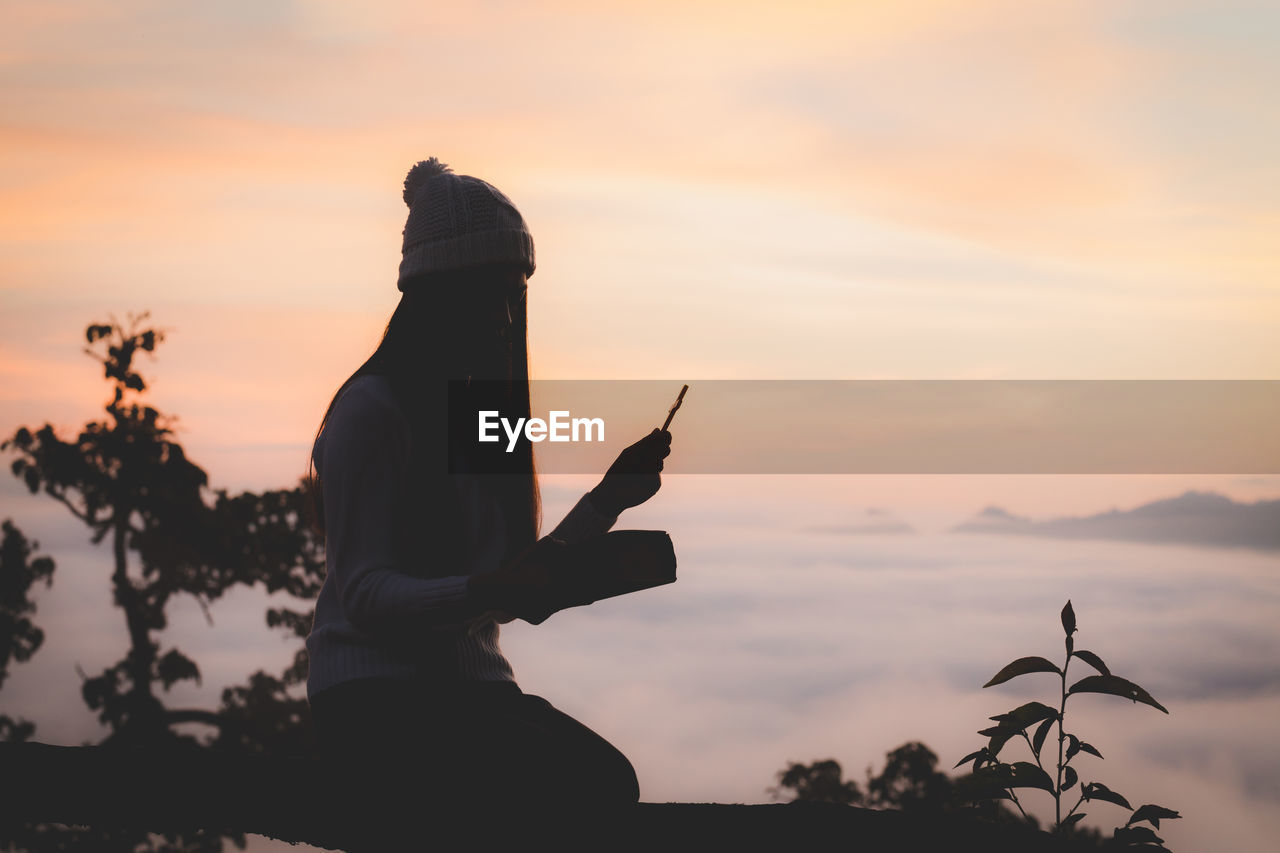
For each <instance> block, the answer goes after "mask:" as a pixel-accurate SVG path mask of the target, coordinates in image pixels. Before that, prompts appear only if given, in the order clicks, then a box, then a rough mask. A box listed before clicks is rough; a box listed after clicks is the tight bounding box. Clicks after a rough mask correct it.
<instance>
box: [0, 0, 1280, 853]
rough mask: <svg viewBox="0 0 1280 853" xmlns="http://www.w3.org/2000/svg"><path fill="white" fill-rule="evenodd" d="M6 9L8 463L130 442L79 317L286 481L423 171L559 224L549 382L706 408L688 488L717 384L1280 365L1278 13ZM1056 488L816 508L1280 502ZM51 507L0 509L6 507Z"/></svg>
mask: <svg viewBox="0 0 1280 853" xmlns="http://www.w3.org/2000/svg"><path fill="white" fill-rule="evenodd" d="M0 21H2V22H3V24H2V25H0V151H2V152H3V156H2V157H0V436H3V437H8V436H10V435H11V434H12V432H13V430H14V429H16V428H17V427H18V426H19V425H27V426H38V425H40V424H42V423H44V422H45V421H49V422H51V423H53V424H55V425H56V426H59V427H61V428H63V429H65V430H67V431H68V432H69V431H70V430H73V429H75V428H78V427H79V426H80V425H81V424H83V423H84V422H85V421H87V420H89V419H91V418H95V417H99V416H100V415H101V405H102V403H103V402H104V401H105V400H106V398H107V396H108V386H107V385H106V384H105V383H104V382H103V379H102V375H101V369H100V368H98V367H96V366H95V365H94V363H93V362H92V361H90V360H89V359H88V358H87V357H86V356H85V355H84V354H83V353H82V352H81V349H82V347H83V344H84V329H85V327H86V326H87V325H89V324H90V323H94V322H105V321H106V320H107V319H108V317H109V316H111V315H114V316H115V317H117V318H118V319H120V320H124V319H125V315H126V314H127V313H129V312H135V313H136V312H141V311H150V312H151V322H152V323H154V324H155V325H156V326H158V327H161V328H163V329H165V330H167V339H166V341H165V342H164V343H163V344H162V345H161V346H160V348H159V351H158V354H157V358H156V359H155V360H154V362H152V361H148V360H147V359H143V360H142V361H141V363H140V365H139V366H140V369H141V371H142V373H143V374H144V376H146V378H147V379H148V381H149V382H150V384H151V393H150V399H151V402H152V404H153V405H155V406H157V407H158V408H160V409H161V410H163V411H165V412H171V413H174V414H176V415H178V417H179V421H178V424H179V430H178V438H179V440H180V441H182V442H183V444H184V446H185V447H186V449H187V451H188V453H189V455H190V456H191V457H192V458H193V459H195V460H196V461H198V462H199V463H200V464H201V465H203V466H204V467H205V468H206V470H207V471H208V472H209V474H210V479H211V482H212V485H214V486H217V487H223V488H229V489H233V490H234V489H264V488H280V487H285V486H291V485H293V484H294V483H295V482H296V479H297V478H298V477H299V476H301V475H302V474H303V472H304V470H305V466H306V461H307V454H308V451H309V448H310V444H311V439H312V438H313V437H314V435H315V430H316V427H317V426H318V422H319V419H320V416H321V415H322V414H323V412H324V409H325V407H326V406H327V404H328V402H329V399H330V397H331V395H332V394H333V392H334V391H335V390H336V388H337V387H338V385H340V384H341V382H342V381H343V380H344V379H345V378H346V377H347V376H348V375H349V374H350V373H351V371H352V370H354V369H355V368H356V367H357V366H358V365H359V364H360V362H361V361H363V359H364V358H365V357H366V356H367V355H368V353H369V352H370V351H372V349H373V347H374V345H375V344H376V343H377V340H378V337H379V335H380V333H381V331H382V328H383V326H384V325H385V323H386V321H387V319H388V317H389V316H390V313H391V311H392V310H393V309H394V307H395V305H396V301H397V299H398V298H399V293H398V292H397V290H396V286H395V281H396V273H397V266H398V264H399V260H400V245H401V229H402V227H403V225H404V220H405V215H406V212H407V211H406V208H405V206H404V203H403V201H402V199H401V184H402V181H403V179H404V175H405V172H406V171H407V170H408V168H409V167H410V166H411V165H412V164H413V163H414V162H415V161H418V160H422V159H425V158H427V157H430V156H436V157H438V158H439V159H440V160H442V161H444V162H445V163H447V164H449V165H450V166H451V167H452V168H453V170H454V171H455V172H457V173H461V174H469V175H475V176H477V177H481V178H483V179H485V180H487V181H489V182H491V183H493V184H494V185H495V186H497V187H498V188H500V189H501V190H502V191H503V192H504V193H506V194H507V195H508V196H509V197H510V198H511V199H512V200H513V201H514V203H515V204H516V205H517V207H518V208H519V209H520V211H521V213H522V214H523V216H524V217H525V219H526V221H527V223H528V225H529V228H530V230H531V232H532V234H533V236H534V240H535V243H536V247H537V271H536V273H535V275H534V276H533V277H532V278H531V279H530V282H529V303H530V342H531V343H530V349H531V364H532V374H533V377H534V378H535V379H539V378H541V379H551V378H557V379H569V378H591V379H623V378H625V379H669V380H670V381H671V395H670V396H671V397H672V398H674V394H675V391H677V390H678V389H679V385H680V383H681V382H690V383H693V388H692V389H691V391H690V393H689V396H688V398H687V399H686V401H685V406H686V409H682V414H681V416H678V417H677V419H676V422H675V424H676V427H675V428H676V433H675V434H676V439H675V442H674V445H673V455H672V457H671V461H670V463H669V465H670V468H669V470H670V471H671V472H673V473H679V456H678V451H679V432H678V427H679V426H680V425H681V423H682V420H681V418H684V417H688V416H689V415H690V414H692V413H694V412H695V411H696V406H697V405H698V400H697V386H696V380H698V379H703V380H710V379H1015V378H1016V379H1276V378H1280V347H1277V346H1276V328H1277V325H1278V324H1280V240H1278V239H1277V234H1278V233H1280V162H1278V161H1277V159H1276V156H1275V152H1276V151H1277V150H1280V110H1277V109H1276V105H1275V98H1276V91H1277V89H1278V88H1280V51H1278V50H1277V49H1276V47H1277V44H1278V43H1280V7H1278V6H1277V5H1276V4H1275V3H1274V2H1269V0H1216V2H1207V0H1196V2H1187V1H1186V0H1182V1H1180V0H1150V2H1115V0H1108V1H1107V2H1101V0H1098V1H1097V2H1095V1H1094V0H1075V1H1074V2H1061V3H1027V2H1025V0H1022V1H1021V2H1018V0H964V2H959V0H921V2H901V3H883V2H805V0H797V2H790V3H785V4H783V3H776V2H775V3H766V2H755V0H732V1H731V2H730V0H725V2H680V3H676V2H666V0H643V2H630V0H627V1H626V2H605V3H600V2H474V3H459V4H452V5H445V4H438V3H431V4H427V3H421V2H367V3H359V4H356V3H346V2H339V0H318V1H317V2H298V0H295V2H284V0H233V1H231V0H227V1H225V2H215V3H174V2H165V1H164V0H154V2H133V0H110V1H109V2H107V0H82V1H81V0H77V1H76V2H55V3H41V2H12V0H0ZM663 405H664V406H665V405H666V404H665V403H664V404H663ZM662 414H663V412H662V409H661V408H660V409H659V410H658V411H656V412H655V413H654V416H655V418H660V417H661V416H662ZM655 425H656V423H655ZM638 437H639V436H638V435H637V436H636V438H638ZM621 441H622V439H621V438H619V442H621ZM621 446H622V445H621V443H620V444H619V446H618V449H620V448H621ZM5 465H6V467H7V465H8V460H7V459H6V460H5ZM678 482H679V481H678V479H675V478H669V485H668V487H667V488H668V490H671V489H672V488H673V485H674V484H675V483H678ZM1046 482H1047V481H1042V480H1036V481H1032V480H1020V479H1019V478H1016V477H1010V478H1003V479H1002V478H991V479H988V480H981V481H979V480H964V481H963V482H961V481H960V480H957V479H948V478H936V479H934V480H928V478H924V479H921V478H915V479H912V478H898V479H893V478H884V479H880V480H874V481H870V480H868V481H862V482H860V484H859V486H858V488H857V489H853V488H851V487H850V488H848V489H846V484H845V483H844V481H840V480H838V479H837V478H834V477H833V478H829V479H828V480H825V481H824V480H822V478H816V479H815V480H814V481H813V482H812V483H811V484H809V485H806V486H805V487H804V488H805V489H806V490H807V491H808V492H809V493H811V494H815V495H819V496H820V497H821V498H822V499H823V500H826V501H827V502H828V503H829V504H830V505H831V506H832V507H846V508H857V510H858V511H862V510H863V509H865V507H866V506H867V504H868V503H872V504H874V505H885V506H891V507H895V508H899V509H900V508H903V507H912V506H914V507H916V508H918V509H920V510H921V511H922V512H923V511H938V512H942V513H943V514H944V515H945V514H946V513H950V514H951V515H950V516H947V517H948V518H959V517H962V516H964V515H966V514H969V513H971V512H973V511H976V510H978V509H980V508H981V507H982V506H984V505H985V504H987V503H990V502H992V501H1008V505H1009V506H1011V507H1012V508H1013V509H1015V510H1020V511H1026V512H1037V513H1057V512H1079V513H1090V512H1099V511H1104V510H1106V509H1108V508H1110V507H1112V506H1115V505H1120V506H1132V505H1135V504H1137V503H1140V502H1142V501H1144V500H1150V499H1154V498H1157V497H1167V496H1169V495H1173V494H1177V493H1179V492H1181V491H1183V490H1184V489H1186V488H1213V489H1216V490H1218V491H1220V492H1222V493H1225V494H1230V495H1233V496H1235V497H1236V498H1237V499H1239V500H1258V499H1261V498H1273V497H1275V496H1277V495H1280V476H1274V475H1273V476H1270V477H1266V476H1257V477H1214V476H1200V477H1180V478H1159V477H1155V478H1131V479H1121V478H1106V480H1105V482H1103V481H1101V480H1091V479H1090V478H1069V479H1068V480H1065V481H1063V482H1060V483H1055V484H1053V485H1052V486H1051V487H1047V486H1046ZM574 485H576V483H575V484H574ZM589 485H590V483H589V482H588V481H587V480H584V481H583V486H584V487H586V486H589ZM575 494H577V493H575V492H573V490H572V488H570V489H568V490H567V491H565V492H564V493H553V497H552V499H551V503H550V506H551V507H552V508H553V509H555V510H557V511H559V512H563V511H564V510H565V509H567V507H568V506H569V505H570V502H571V500H572V499H573V497H574V496H575ZM662 497H663V496H662V495H661V494H660V496H659V499H661V498H662ZM726 497H727V499H731V498H732V496H731V495H727V496H726ZM675 498H676V496H675V495H673V496H672V500H673V501H675ZM36 503H38V502H36V501H35V499H31V500H30V501H28V500H27V499H26V498H25V497H23V496H20V495H16V493H15V490H14V489H13V488H10V487H8V486H6V489H5V491H4V492H3V494H2V495H0V516H4V515H11V516H13V517H14V518H15V520H17V521H18V522H19V523H20V525H21V524H22V523H23V518H24V517H31V518H34V517H36V516H38V515H40V514H41V513H45V512H52V509H49V508H46V507H43V505H42V506H41V507H40V508H39V509H36V508H35V504H36ZM46 503H48V502H47V501H46ZM675 505H677V504H676V503H673V504H672V506H675ZM744 505H745V502H744ZM722 508H723V507H722ZM731 509H732V507H729V508H728V509H724V511H725V512H726V513H727V512H730V511H731ZM655 511H656V510H655ZM832 512H833V513H835V512H836V510H835V509H833V510H832ZM41 517H43V516H41ZM556 520H558V519H557V518H549V521H550V523H552V524H553V523H554V522H555V521H556ZM822 520H823V521H834V520H836V518H835V516H834V515H833V517H832V518H829V519H822ZM659 521H660V522H663V523H665V522H666V520H665V519H662V518H659V517H656V516H655V526H662V525H660V524H657V523H656V522H659ZM548 527H549V525H548ZM114 618H117V620H118V617H114ZM535 668H536V667H535ZM893 745H894V744H889V743H886V744H884V747H886V748H888V747H890V746H893ZM794 757H796V758H799V757H801V756H799V755H797V756H794ZM775 763H776V762H775ZM767 781H768V780H767V779H766V780H764V782H767ZM1240 849H1243V848H1240Z"/></svg>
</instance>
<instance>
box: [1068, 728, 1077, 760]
mask: <svg viewBox="0 0 1280 853" xmlns="http://www.w3.org/2000/svg"><path fill="white" fill-rule="evenodd" d="M1079 751H1080V738H1078V737H1076V736H1075V735H1071V734H1069V735H1067V761H1070V760H1071V759H1073V758H1075V757H1076V753H1077V752H1079Z"/></svg>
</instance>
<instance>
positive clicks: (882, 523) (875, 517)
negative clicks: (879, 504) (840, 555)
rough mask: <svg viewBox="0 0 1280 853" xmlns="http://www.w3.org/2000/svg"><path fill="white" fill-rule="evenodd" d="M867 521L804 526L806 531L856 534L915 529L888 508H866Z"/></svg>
mask: <svg viewBox="0 0 1280 853" xmlns="http://www.w3.org/2000/svg"><path fill="white" fill-rule="evenodd" d="M866 514H867V518H868V520H867V521H864V522H862V523H860V524H826V525H814V526H812V527H806V528H804V529H805V531H806V532H808V533H835V534H843V535H851V536H856V535H860V534H864V533H915V532H916V529H915V528H914V527H912V526H911V525H910V524H907V523H906V522H905V521H902V520H901V519H897V518H894V517H893V514H892V513H890V512H889V511H888V510H884V509H879V508H876V507H871V508H870V509H868V510H867V513H866Z"/></svg>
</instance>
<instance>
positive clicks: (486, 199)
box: [396, 157, 534, 291]
mask: <svg viewBox="0 0 1280 853" xmlns="http://www.w3.org/2000/svg"><path fill="white" fill-rule="evenodd" d="M404 203H405V204H407V205H409V218H408V219H407V220H405V223H404V249H403V253H402V257H401V260H400V280H399V281H398V282H397V283H396V286H397V288H398V289H399V290H401V291H403V290H404V285H405V282H406V281H408V280H409V279H411V278H413V277H414V276H418V275H422V274H424V273H434V272H445V271H448V270H459V269H465V268H467V267H477V266H484V265H487V264H499V263H512V264H520V265H522V266H523V267H524V268H525V273H526V275H533V269H534V262H533V236H532V235H531V234H530V233H529V229H528V228H527V227H526V226H525V223H524V219H523V218H521V216H520V211H518V210H516V206H515V205H514V204H512V203H511V199H509V198H507V197H506V196H505V195H503V194H502V193H501V192H499V191H498V189H497V188H496V187H494V186H493V185H492V184H489V183H487V182H486V181H482V180H480V179H479V178H473V177H471V176H470V175H456V174H454V173H453V170H451V169H450V168H449V167H448V166H446V165H445V164H444V163H441V162H440V161H439V160H437V159H436V158H435V157H432V158H430V159H429V160H422V161H420V162H419V163H417V164H416V165H414V167H413V168H412V169H410V170H409V174H408V175H406V176H405V179H404Z"/></svg>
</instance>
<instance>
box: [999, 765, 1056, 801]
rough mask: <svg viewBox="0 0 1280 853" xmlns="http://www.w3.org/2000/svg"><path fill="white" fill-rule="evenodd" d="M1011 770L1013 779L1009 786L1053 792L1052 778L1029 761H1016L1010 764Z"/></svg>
mask: <svg viewBox="0 0 1280 853" xmlns="http://www.w3.org/2000/svg"><path fill="white" fill-rule="evenodd" d="M1010 767H1011V768H1012V770H1013V774H1012V777H1013V781H1012V782H1010V783H1009V785H1008V787H1010V788H1040V789H1042V790H1045V791H1048V792H1049V793H1051V794H1052V793H1053V780H1052V779H1050V778H1049V774H1048V773H1046V772H1044V771H1043V770H1041V769H1040V768H1039V767H1038V766H1036V765H1034V764H1032V763H1031V762H1030V761H1017V762H1014V763H1013V764H1011V765H1010Z"/></svg>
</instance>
